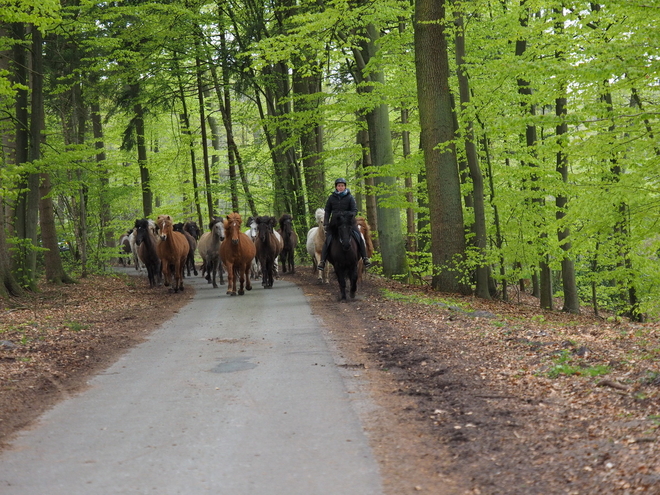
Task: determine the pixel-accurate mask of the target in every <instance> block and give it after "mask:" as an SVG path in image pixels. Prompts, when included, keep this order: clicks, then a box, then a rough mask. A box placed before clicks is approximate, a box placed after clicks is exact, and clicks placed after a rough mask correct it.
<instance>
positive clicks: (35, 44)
mask: <svg viewBox="0 0 660 495" xmlns="http://www.w3.org/2000/svg"><path fill="white" fill-rule="evenodd" d="M42 45H43V42H42V37H41V32H40V31H39V30H38V29H33V30H32V85H31V86H32V88H31V89H32V106H31V108H32V112H31V113H32V118H31V119H30V160H31V161H37V160H40V159H41V141H42V139H43V137H42V131H43V129H44V127H45V122H44V98H43V73H44V71H43V52H42V50H43V46H42ZM39 225H40V227H41V242H42V246H43V247H44V248H46V249H47V251H45V252H44V266H45V269H46V280H48V281H49V282H52V283H57V284H59V283H63V282H67V283H68V282H73V280H72V279H71V278H70V277H69V276H68V275H67V274H66V273H65V272H64V267H63V265H62V258H61V257H60V250H59V244H58V239H57V231H56V229H55V209H54V208H53V200H52V199H51V197H50V176H49V174H48V172H42V173H41V181H40V184H39Z"/></svg>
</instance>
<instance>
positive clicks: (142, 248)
mask: <svg viewBox="0 0 660 495" xmlns="http://www.w3.org/2000/svg"><path fill="white" fill-rule="evenodd" d="M135 232H136V234H135V244H136V245H137V247H138V256H139V257H140V260H141V261H142V263H144V266H145V267H146V268H147V276H148V277H149V287H150V288H152V289H153V288H154V287H156V286H157V285H158V284H160V282H161V269H160V266H161V265H160V258H159V257H158V252H157V250H156V246H157V245H158V236H157V235H156V232H155V231H154V224H153V222H152V221H151V220H147V219H146V218H143V219H142V220H136V221H135Z"/></svg>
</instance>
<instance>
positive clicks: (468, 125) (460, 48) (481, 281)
mask: <svg viewBox="0 0 660 495" xmlns="http://www.w3.org/2000/svg"><path fill="white" fill-rule="evenodd" d="M454 19H455V22H456V27H457V30H456V38H455V45H456V65H457V74H458V87H459V94H460V100H461V105H460V108H461V109H463V108H464V107H466V106H467V105H469V104H470V83H469V81H468V76H467V73H466V70H467V69H466V68H465V38H464V29H463V17H462V15H461V13H459V12H454ZM459 113H460V112H459ZM464 125H465V156H466V160H467V164H468V170H469V171H470V178H471V179H472V200H473V208H474V234H475V236H474V245H475V247H476V249H477V254H478V256H479V261H478V264H477V267H476V274H477V277H476V278H477V284H476V285H477V287H476V291H475V292H476V296H477V297H480V298H482V299H490V298H491V297H490V291H489V289H488V278H489V277H488V273H489V271H488V264H487V263H486V235H487V234H486V208H485V205H484V180H483V176H482V174H481V167H480V166H479V158H478V155H477V146H476V143H475V137H474V125H473V123H472V121H471V120H468V121H467V122H465V124H464Z"/></svg>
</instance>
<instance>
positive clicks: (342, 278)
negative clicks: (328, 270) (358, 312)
mask: <svg viewBox="0 0 660 495" xmlns="http://www.w3.org/2000/svg"><path fill="white" fill-rule="evenodd" d="M335 273H336V275H337V281H338V282H339V292H340V296H339V300H340V301H345V300H346V273H344V270H343V269H337V267H335Z"/></svg>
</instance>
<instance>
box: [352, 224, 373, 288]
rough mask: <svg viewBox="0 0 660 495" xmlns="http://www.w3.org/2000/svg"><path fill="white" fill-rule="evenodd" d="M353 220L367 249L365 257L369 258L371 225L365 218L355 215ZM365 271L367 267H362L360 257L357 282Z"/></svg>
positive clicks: (371, 252)
mask: <svg viewBox="0 0 660 495" xmlns="http://www.w3.org/2000/svg"><path fill="white" fill-rule="evenodd" d="M355 222H356V223H357V227H358V230H359V231H360V233H361V234H362V238H363V239H364V247H365V248H366V251H367V257H368V258H371V257H372V256H373V255H374V243H373V241H372V240H371V227H370V226H369V223H368V222H367V219H366V218H364V217H355ZM366 271H367V269H366V268H364V263H363V262H362V258H360V261H359V262H358V282H361V281H362V273H363V272H364V273H366Z"/></svg>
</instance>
